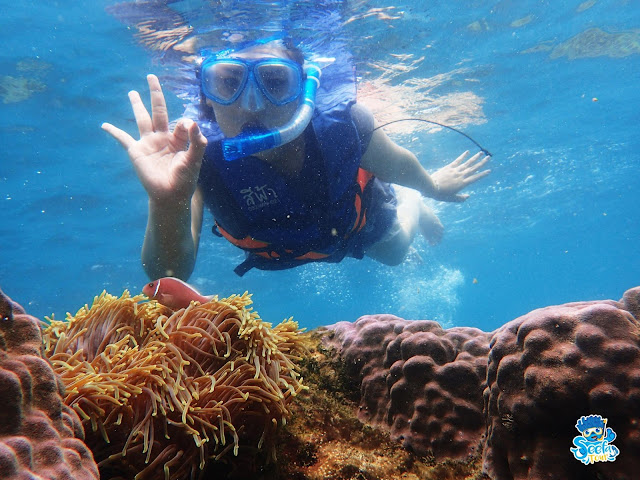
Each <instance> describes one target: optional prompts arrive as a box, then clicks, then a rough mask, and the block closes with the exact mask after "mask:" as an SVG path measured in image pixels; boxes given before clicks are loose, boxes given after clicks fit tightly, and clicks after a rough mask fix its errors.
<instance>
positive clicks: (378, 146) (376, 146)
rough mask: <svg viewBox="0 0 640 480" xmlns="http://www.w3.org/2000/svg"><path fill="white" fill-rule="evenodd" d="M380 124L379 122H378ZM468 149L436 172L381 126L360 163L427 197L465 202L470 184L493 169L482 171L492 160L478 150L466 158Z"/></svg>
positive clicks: (391, 181)
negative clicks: (430, 169) (393, 139)
mask: <svg viewBox="0 0 640 480" xmlns="http://www.w3.org/2000/svg"><path fill="white" fill-rule="evenodd" d="M375 125H376V127H377V126H378V125H377V122H376V124H375ZM468 154H469V152H464V153H463V154H462V155H460V156H459V157H458V158H457V159H456V160H454V161H453V162H452V163H450V164H449V165H446V166H444V167H442V168H441V169H440V170H438V171H436V172H434V173H433V174H432V175H429V173H428V172H427V171H426V170H425V169H424V168H423V167H422V165H420V162H419V161H418V159H417V158H416V156H415V155H414V154H413V153H411V152H410V151H409V150H407V149H406V148H403V147H401V146H399V145H397V144H396V143H394V142H393V141H392V140H391V139H390V138H389V137H388V136H387V135H386V134H385V133H384V132H383V131H382V130H381V129H379V130H375V131H374V132H373V135H372V136H371V141H370V142H369V146H368V148H367V150H366V152H365V153H364V155H363V157H362V160H361V162H360V166H361V167H362V168H364V169H365V170H368V171H369V172H371V173H373V174H374V175H375V176H377V177H378V178H379V179H380V180H382V181H385V182H389V183H396V184H398V185H403V186H405V187H409V188H413V189H415V190H418V191H419V192H420V193H421V194H422V195H424V196H425V197H431V198H434V199H436V200H442V201H446V202H463V201H464V200H466V199H467V198H468V197H469V195H462V194H458V192H459V191H460V190H462V189H463V188H464V187H466V186H467V185H470V184H472V183H473V182H475V181H477V180H479V179H481V178H483V177H485V176H486V175H488V174H489V173H490V170H484V171H482V172H478V170H480V169H481V168H482V167H483V166H484V165H485V164H486V163H487V162H488V161H489V157H484V158H481V157H482V154H481V153H477V154H476V155H474V156H473V157H471V158H470V159H468V160H466V161H465V159H466V157H467V155H468Z"/></svg>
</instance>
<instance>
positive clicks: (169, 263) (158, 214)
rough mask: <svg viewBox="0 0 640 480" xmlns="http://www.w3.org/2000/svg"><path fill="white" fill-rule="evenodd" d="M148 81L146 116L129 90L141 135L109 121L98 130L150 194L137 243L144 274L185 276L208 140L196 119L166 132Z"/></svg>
mask: <svg viewBox="0 0 640 480" xmlns="http://www.w3.org/2000/svg"><path fill="white" fill-rule="evenodd" d="M147 80H148V82H149V90H150V91H151V115H149V112H148V111H147V109H146V108H145V106H144V104H143V103H142V100H141V99H140V95H139V94H138V92H130V93H129V99H130V101H131V107H132V108H133V113H134V116H135V118H136V123H137V125H138V131H139V133H140V139H139V140H135V139H134V138H133V137H131V136H130V135H129V134H128V133H126V132H125V131H123V130H121V129H119V128H117V127H115V126H113V125H111V124H110V123H104V124H103V125H102V128H103V129H104V130H105V131H107V132H108V133H109V134H111V136H113V137H114V138H115V139H116V140H117V141H118V142H120V144H121V145H122V146H123V147H124V148H125V149H126V151H127V153H128V154H129V159H130V160H131V163H132V164H133V167H134V168H135V170H136V174H137V175H138V178H139V179H140V183H142V186H143V187H144V188H145V190H146V192H147V195H148V196H149V218H148V221H147V230H146V234H145V239H144V244H143V247H142V264H143V266H144V269H145V271H146V272H147V275H149V277H150V278H152V279H155V278H158V277H164V276H168V275H172V276H177V277H179V278H182V279H184V280H186V279H187V278H188V277H189V275H191V272H192V271H193V267H194V265H195V258H196V252H197V249H198V241H199V238H200V227H201V224H202V196H201V195H200V193H199V192H198V193H196V192H197V190H196V188H197V182H198V175H199V173H200V166H201V164H202V157H203V155H204V151H205V149H206V146H207V139H206V138H205V137H204V136H203V135H202V133H201V132H200V129H199V128H198V125H197V124H196V123H195V122H193V121H191V120H186V119H183V120H181V121H179V122H178V124H177V125H176V128H175V129H174V130H173V132H170V131H169V118H168V113H167V106H166V104H165V99H164V95H163V93H162V89H161V87H160V82H159V81H158V78H157V77H156V76H155V75H149V76H148V77H147Z"/></svg>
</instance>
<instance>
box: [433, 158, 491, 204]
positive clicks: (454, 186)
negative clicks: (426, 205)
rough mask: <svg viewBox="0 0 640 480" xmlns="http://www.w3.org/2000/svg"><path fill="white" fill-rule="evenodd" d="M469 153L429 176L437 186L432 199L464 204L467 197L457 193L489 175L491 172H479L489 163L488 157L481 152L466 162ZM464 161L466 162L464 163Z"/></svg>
mask: <svg viewBox="0 0 640 480" xmlns="http://www.w3.org/2000/svg"><path fill="white" fill-rule="evenodd" d="M467 155H469V152H468V151H466V152H464V153H463V154H462V155H460V156H459V157H458V158H456V159H455V160H454V161H453V162H451V163H450V164H449V165H446V166H444V167H442V168H441V169H440V170H438V171H436V172H435V173H433V174H431V179H432V180H433V181H434V182H435V184H436V185H437V191H436V194H435V195H433V198H435V199H436V200H442V201H445V202H464V201H465V200H466V199H467V198H469V195H466V194H459V193H458V192H459V191H460V190H462V189H463V188H465V187H466V186H468V185H471V184H472V183H474V182H476V181H478V180H480V179H481V178H483V177H486V176H487V175H489V173H490V172H491V170H483V171H481V172H479V170H480V169H481V168H482V167H484V165H485V164H486V163H487V162H488V161H489V158H490V157H489V156H485V157H483V156H482V152H478V153H476V154H475V155H474V156H473V157H471V158H470V159H468V160H466V158H467ZM465 160H466V161H465Z"/></svg>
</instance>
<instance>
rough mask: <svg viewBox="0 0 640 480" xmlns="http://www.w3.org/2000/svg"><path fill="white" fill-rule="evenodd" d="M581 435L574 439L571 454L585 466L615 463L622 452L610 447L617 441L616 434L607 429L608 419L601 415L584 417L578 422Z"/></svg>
mask: <svg viewBox="0 0 640 480" xmlns="http://www.w3.org/2000/svg"><path fill="white" fill-rule="evenodd" d="M576 428H577V429H578V431H579V432H580V433H581V435H578V436H577V437H575V438H574V439H573V445H574V446H575V447H574V448H571V453H573V456H574V457H575V458H576V460H580V461H581V462H582V463H584V464H585V465H588V464H591V463H595V462H613V461H614V460H615V459H616V457H617V456H618V454H619V453H620V450H619V449H618V447H616V446H615V445H610V443H611V442H613V441H614V440H615V439H616V432H614V431H613V429H612V428H609V427H607V419H606V418H602V416H600V415H588V416H582V417H580V418H579V419H578V421H577V422H576Z"/></svg>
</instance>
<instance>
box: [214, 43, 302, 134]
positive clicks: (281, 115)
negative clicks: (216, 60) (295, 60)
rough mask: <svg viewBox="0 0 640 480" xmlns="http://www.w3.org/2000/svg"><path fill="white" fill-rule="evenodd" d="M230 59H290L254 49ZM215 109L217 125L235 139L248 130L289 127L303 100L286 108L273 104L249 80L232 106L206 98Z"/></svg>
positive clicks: (280, 54)
mask: <svg viewBox="0 0 640 480" xmlns="http://www.w3.org/2000/svg"><path fill="white" fill-rule="evenodd" d="M229 58H239V59H244V60H263V59H270V58H287V57H286V54H284V53H283V52H282V51H279V50H277V49H274V48H267V47H255V48H252V49H250V50H245V51H243V52H239V53H235V54H233V55H231V56H230V57H229ZM207 104H208V105H209V106H210V107H212V108H213V111H214V112H215V116H216V122H217V123H218V125H220V128H221V129H222V131H223V132H224V134H225V136H227V137H235V136H237V135H239V134H241V133H242V132H243V131H244V130H247V129H255V128H259V129H274V128H279V127H281V126H282V125H284V124H286V123H287V122H288V121H289V120H290V119H291V117H292V116H293V114H294V112H295V111H296V109H297V108H298V106H299V104H300V98H298V99H296V100H294V101H292V102H289V103H287V104H284V105H280V106H278V105H274V104H273V103H271V102H270V101H269V100H268V99H267V98H266V97H265V96H264V94H263V93H262V91H261V90H260V89H259V88H258V86H257V85H256V84H255V82H254V81H248V82H247V85H246V86H245V88H244V91H243V92H242V93H241V94H240V96H239V97H238V99H237V100H236V101H235V102H233V103H232V104H231V105H222V104H219V103H216V102H214V101H213V100H211V99H207Z"/></svg>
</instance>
